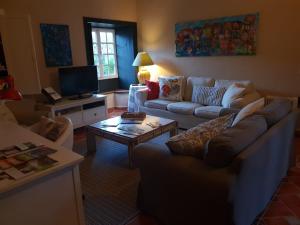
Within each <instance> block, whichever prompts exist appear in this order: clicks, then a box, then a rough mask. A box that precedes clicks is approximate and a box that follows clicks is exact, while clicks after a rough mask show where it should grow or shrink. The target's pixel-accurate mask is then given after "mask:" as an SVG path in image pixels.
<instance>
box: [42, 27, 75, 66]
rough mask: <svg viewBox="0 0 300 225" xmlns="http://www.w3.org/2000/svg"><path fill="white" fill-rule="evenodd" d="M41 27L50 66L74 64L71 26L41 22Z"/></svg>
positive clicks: (47, 61)
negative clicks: (70, 33)
mask: <svg viewBox="0 0 300 225" xmlns="http://www.w3.org/2000/svg"><path fill="white" fill-rule="evenodd" d="M40 28H41V32H42V39H43V45H44V54H45V60H46V65H47V66H48V67H54V66H70V65H72V64H73V62H72V51H71V44H70V35H69V26H68V25H56V24H40Z"/></svg>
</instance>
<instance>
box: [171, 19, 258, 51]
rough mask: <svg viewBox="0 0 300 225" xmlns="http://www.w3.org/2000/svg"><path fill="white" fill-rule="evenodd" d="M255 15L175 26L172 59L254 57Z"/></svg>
mask: <svg viewBox="0 0 300 225" xmlns="http://www.w3.org/2000/svg"><path fill="white" fill-rule="evenodd" d="M258 21H259V14H258V13H256V14H248V15H242V16H232V17H223V18H219V19H211V20H200V21H196V22H188V23H177V24H176V25H175V32H176V41H175V43H176V56H178V57H181V56H232V55H255V54H256V36H257V27H258Z"/></svg>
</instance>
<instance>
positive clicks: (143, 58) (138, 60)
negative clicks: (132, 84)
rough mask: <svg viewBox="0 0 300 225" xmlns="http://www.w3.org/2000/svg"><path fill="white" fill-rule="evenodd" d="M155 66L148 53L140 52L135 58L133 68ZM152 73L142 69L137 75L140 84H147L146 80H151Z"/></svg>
mask: <svg viewBox="0 0 300 225" xmlns="http://www.w3.org/2000/svg"><path fill="white" fill-rule="evenodd" d="M150 65H153V61H152V59H151V57H150V56H149V54H148V53H147V52H139V53H138V54H137V56H136V57H135V59H134V61H133V63H132V66H150ZM150 77H151V75H150V72H149V71H148V70H146V69H145V68H143V69H141V71H140V72H138V74H137V78H138V80H139V83H140V84H145V82H146V80H150Z"/></svg>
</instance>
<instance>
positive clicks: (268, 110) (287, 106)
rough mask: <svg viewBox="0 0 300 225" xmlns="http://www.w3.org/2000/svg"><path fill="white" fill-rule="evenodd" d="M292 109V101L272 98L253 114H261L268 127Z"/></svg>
mask: <svg viewBox="0 0 300 225" xmlns="http://www.w3.org/2000/svg"><path fill="white" fill-rule="evenodd" d="M291 110H292V102H291V101H289V100H286V99H274V100H272V101H271V102H270V103H269V104H267V105H266V106H265V107H264V108H262V109H261V110H259V111H257V112H256V113H255V114H258V115H263V116H264V117H265V119H266V121H267V124H268V127H271V126H273V125H274V124H275V123H277V122H278V121H279V120H281V119H282V118H283V117H284V116H286V115H287V114H288V113H289V112H290V111H291Z"/></svg>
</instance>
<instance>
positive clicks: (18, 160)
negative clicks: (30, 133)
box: [0, 142, 58, 183]
mask: <svg viewBox="0 0 300 225" xmlns="http://www.w3.org/2000/svg"><path fill="white" fill-rule="evenodd" d="M55 152H57V150H54V149H52V148H49V147H47V146H44V145H35V144H33V143H31V142H26V143H22V144H18V145H14V146H9V147H6V148H2V149H0V183H1V182H4V181H6V180H18V179H20V178H23V177H25V176H28V175H31V174H33V173H36V172H39V171H43V170H46V169H48V168H50V167H52V166H54V165H56V164H57V163H58V162H57V161H56V160H54V159H52V158H51V154H53V153H55Z"/></svg>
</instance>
